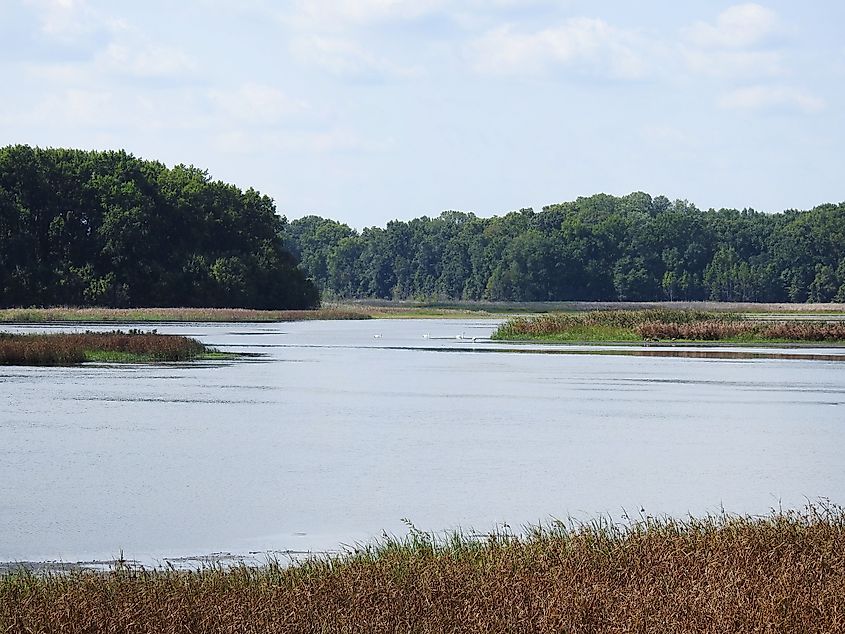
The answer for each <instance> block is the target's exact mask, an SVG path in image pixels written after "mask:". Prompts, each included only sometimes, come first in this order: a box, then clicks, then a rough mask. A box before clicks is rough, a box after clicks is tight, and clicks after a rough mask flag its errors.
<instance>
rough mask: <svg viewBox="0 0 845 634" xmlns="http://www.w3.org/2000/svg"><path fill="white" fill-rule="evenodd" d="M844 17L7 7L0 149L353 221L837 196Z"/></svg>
mask: <svg viewBox="0 0 845 634" xmlns="http://www.w3.org/2000/svg"><path fill="white" fill-rule="evenodd" d="M843 24H845V3H843V2H840V1H822V0H809V1H808V2H802V3H797V2H786V1H770V2H761V3H736V2H719V1H707V2H705V1H701V0H688V1H686V2H668V1H661V2H657V1H648V0H644V1H641V2H630V1H628V0H625V1H623V0H607V1H603V2H585V1H579V0H559V1H556V2H555V1H550V0H549V1H547V0H522V1H516V0H488V1H482V0H413V1H406V0H335V1H333V2H331V1H328V0H309V1H302V2H298V1H291V2H272V1H270V0H230V1H224V0H181V1H180V2H178V3H175V2H170V1H169V0H145V1H144V2H134V1H129V0H111V1H107V0H2V2H0V71H1V72H2V74H3V77H4V85H5V90H4V91H3V95H2V98H0V145H5V144H9V143H27V144H31V145H40V146H52V147H77V148H85V149H117V148H124V149H126V150H128V151H130V152H132V153H133V154H135V155H137V156H140V157H143V158H149V159H157V160H161V161H163V162H165V163H166V164H168V165H173V164H176V163H186V164H193V165H196V166H198V167H202V168H207V169H208V170H209V171H210V173H211V175H212V176H213V177H214V178H219V179H221V180H225V181H228V182H233V183H236V184H237V185H239V186H241V187H244V188H246V187H249V186H253V187H255V188H257V189H259V190H261V191H262V192H264V193H266V194H269V195H270V196H272V197H273V198H274V199H275V201H276V204H277V207H278V209H279V211H280V212H281V213H283V214H285V215H286V216H287V217H288V218H296V217H299V216H302V215H305V214H308V213H316V214H319V215H323V216H328V217H332V218H336V219H339V220H342V221H344V222H347V223H349V224H350V225H352V226H355V227H363V226H367V225H374V224H378V225H381V224H384V223H385V222H386V221H388V220H390V219H393V218H399V219H409V218H412V217H416V216H420V215H429V216H431V215H436V214H438V213H439V212H440V211H442V210H444V209H460V210H464V211H474V212H476V213H478V214H479V215H491V214H493V213H503V212H507V211H509V210H512V209H518V208H520V207H523V206H535V207H540V206H542V205H543V204H548V203H554V202H560V201H564V200H571V199H574V198H575V197H577V196H581V195H589V194H593V193H597V192H607V193H612V194H625V193H628V192H631V191H636V190H641V191H647V192H650V193H652V194H655V195H656V194H665V195H667V196H669V197H670V198H672V199H675V198H686V199H688V200H690V201H691V202H694V203H696V204H697V205H698V206H699V207H702V208H708V207H717V208H718V207H737V208H743V207H753V208H755V209H759V210H763V211H780V210H782V209H785V208H801V209H803V208H809V207H812V206H814V205H816V204H819V203H822V202H829V201H835V202H839V201H842V200H843V199H845V193H843V178H842V173H843V167H845V165H844V163H845V161H843V148H845V121H843V117H845V110H844V109H843V96H845V88H843V87H845V43H844V42H843V40H842V37H841V28H842V25H843Z"/></svg>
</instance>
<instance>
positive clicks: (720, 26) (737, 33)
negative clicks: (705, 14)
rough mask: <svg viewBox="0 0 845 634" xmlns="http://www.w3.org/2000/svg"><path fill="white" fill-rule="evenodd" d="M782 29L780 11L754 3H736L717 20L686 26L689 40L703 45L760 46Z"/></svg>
mask: <svg viewBox="0 0 845 634" xmlns="http://www.w3.org/2000/svg"><path fill="white" fill-rule="evenodd" d="M778 29H779V20H778V16H777V14H776V13H775V12H774V11H772V10H771V9H767V8H766V7H764V6H762V5H759V4H755V3H747V4H738V5H734V6H732V7H730V8H728V9H726V10H724V11H722V13H720V14H719V16H718V17H717V18H716V22H715V24H710V23H707V22H697V23H696V24H694V25H693V26H691V27H690V28H689V29H687V30H686V35H687V37H688V39H689V41H690V42H691V43H692V44H693V45H695V46H698V47H701V48H734V49H737V48H749V47H753V46H758V45H760V44H763V43H765V42H766V40H767V39H768V38H769V37H770V36H772V35H773V34H775V33H776V32H777V31H778Z"/></svg>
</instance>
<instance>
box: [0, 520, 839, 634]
mask: <svg viewBox="0 0 845 634" xmlns="http://www.w3.org/2000/svg"><path fill="white" fill-rule="evenodd" d="M843 605H845V517H843V513H842V511H841V509H837V508H829V507H821V508H817V507H810V508H808V509H806V510H804V511H800V512H796V511H786V512H773V513H772V514H770V515H768V516H765V517H750V516H741V517H740V516H727V515H720V516H711V517H706V518H704V519H688V520H685V521H681V520H674V519H654V518H648V517H646V518H643V519H641V520H639V521H636V522H632V523H627V524H625V525H619V524H614V523H612V522H610V521H597V522H593V523H591V524H586V525H578V524H563V523H557V524H554V525H552V526H549V527H545V528H534V529H529V530H528V531H527V533H526V534H524V535H520V536H517V535H512V534H509V533H498V534H493V535H490V536H488V537H486V538H473V537H467V536H463V535H460V534H457V535H452V536H451V537H447V538H443V537H438V536H436V535H431V534H428V533H423V532H420V531H418V530H416V529H413V528H412V530H411V533H410V534H409V536H408V537H407V538H404V539H395V538H385V539H384V540H382V541H381V542H380V543H378V544H376V545H374V546H370V547H365V548H361V549H358V550H356V551H354V552H350V553H347V554H345V555H341V556H336V557H326V558H314V559H311V560H308V561H306V562H304V563H297V564H293V565H291V566H289V567H285V566H283V565H280V564H278V563H271V564H270V565H268V566H266V567H262V568H248V567H237V568H233V569H223V568H209V569H204V570H199V571H176V570H165V571H148V570H137V569H129V568H126V567H118V568H117V569H115V570H113V571H112V572H109V573H97V572H78V571H77V572H70V573H53V574H47V575H38V574H35V573H29V572H25V571H22V572H16V573H11V574H7V575H5V576H3V577H0V630H2V631H8V632H45V633H47V632H67V633H76V632H78V633H83V632H85V633H91V632H123V631H132V632H139V633H141V632H144V633H147V632H149V633H152V632H158V633H162V634H167V633H171V632H173V633H175V632H196V633H212V632H364V631H366V632H385V633H387V632H458V631H460V632H505V631H507V632H540V633H543V632H549V633H551V632H603V633H605V632H607V633H612V632H634V631H636V632H680V631H683V632H711V633H712V632H738V631H745V632H750V631H771V632H786V631H801V632H838V631H843V629H845V610H843Z"/></svg>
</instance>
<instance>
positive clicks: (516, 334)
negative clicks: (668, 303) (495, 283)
mask: <svg viewBox="0 0 845 634" xmlns="http://www.w3.org/2000/svg"><path fill="white" fill-rule="evenodd" d="M494 338H495V339H549V340H559V341H737V342H754V341H760V342H766V341H771V342H775V341H778V342H793V341H794V342H840V341H845V322H843V321H823V320H814V321H797V320H779V321H774V320H771V319H766V320H764V319H755V318H752V317H749V316H747V315H740V314H737V313H715V312H710V311H699V310H662V309H648V310H607V311H589V312H586V313H555V314H546V315H537V316H533V317H516V318H513V319H510V320H508V321H507V322H505V323H504V324H503V325H502V326H500V327H499V329H498V330H497V331H496V333H495V334H494Z"/></svg>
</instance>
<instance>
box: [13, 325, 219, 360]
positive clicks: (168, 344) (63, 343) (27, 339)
mask: <svg viewBox="0 0 845 634" xmlns="http://www.w3.org/2000/svg"><path fill="white" fill-rule="evenodd" d="M211 352H212V351H210V350H209V349H207V348H206V347H205V346H204V345H203V344H201V343H200V342H199V341H197V340H196V339H191V338H189V337H182V336H178V335H160V334H156V333H146V332H141V331H137V330H131V331H127V332H123V331H120V330H116V331H113V332H106V333H104V332H85V333H50V334H26V335H12V334H5V333H2V334H0V365H73V364H77V363H82V362H84V361H112V362H133V361H134V362H138V361H187V360H190V359H196V358H198V357H201V356H204V355H206V354H209V353H211Z"/></svg>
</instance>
